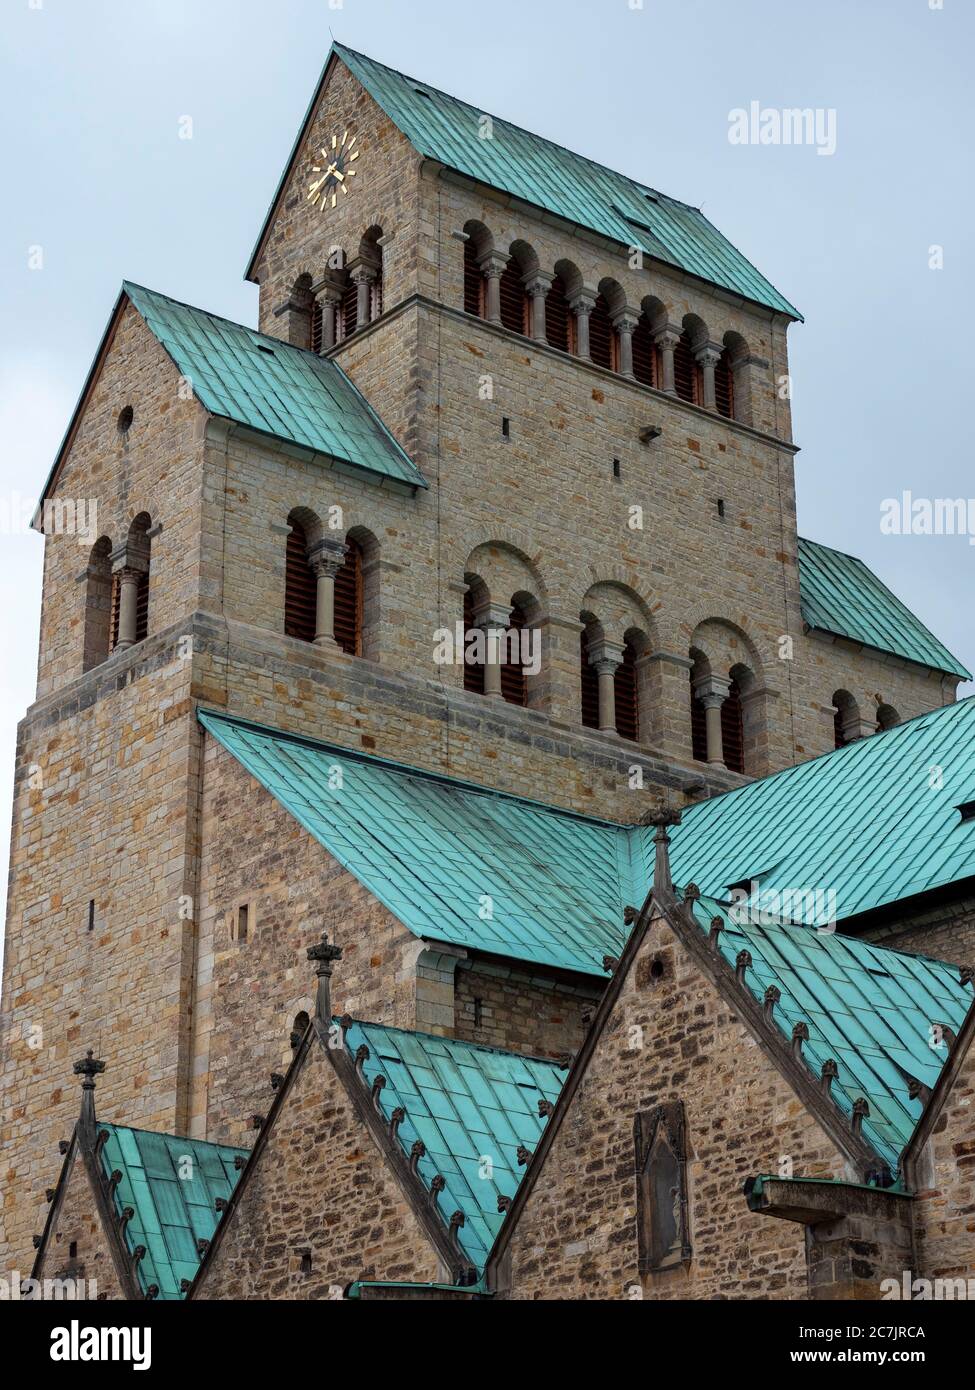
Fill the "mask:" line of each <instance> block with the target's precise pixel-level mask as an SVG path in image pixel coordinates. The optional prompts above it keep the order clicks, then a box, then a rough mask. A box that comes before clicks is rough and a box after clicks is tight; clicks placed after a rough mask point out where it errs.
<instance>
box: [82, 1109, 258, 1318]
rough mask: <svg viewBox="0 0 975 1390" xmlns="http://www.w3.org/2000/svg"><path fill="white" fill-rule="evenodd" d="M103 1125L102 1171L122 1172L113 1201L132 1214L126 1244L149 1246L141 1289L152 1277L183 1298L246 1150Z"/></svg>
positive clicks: (169, 1295) (170, 1295) (162, 1294)
mask: <svg viewBox="0 0 975 1390" xmlns="http://www.w3.org/2000/svg"><path fill="white" fill-rule="evenodd" d="M98 1128H99V1130H105V1131H106V1132H107V1133H108V1139H107V1141H106V1142H105V1143H104V1144H103V1145H102V1147H101V1150H100V1155H99V1156H100V1160H101V1164H102V1167H103V1168H104V1170H105V1173H106V1174H107V1175H109V1176H110V1175H111V1174H112V1172H114V1171H118V1172H120V1173H121V1174H122V1180H121V1182H120V1183H119V1184H118V1186H117V1187H116V1189H115V1205H116V1208H117V1210H118V1212H119V1214H121V1213H122V1211H124V1209H125V1208H126V1207H131V1208H132V1210H133V1212H134V1213H135V1215H134V1216H133V1217H132V1219H131V1220H130V1221H129V1223H128V1225H127V1226H126V1228H125V1240H126V1243H127V1244H128V1247H129V1250H130V1251H132V1250H135V1248H136V1246H139V1245H142V1246H144V1247H145V1250H146V1254H145V1257H144V1258H143V1259H142V1260H140V1261H139V1264H138V1266H137V1268H138V1275H139V1283H140V1285H141V1286H142V1289H143V1292H145V1291H147V1290H148V1289H149V1287H150V1286H151V1285H153V1284H155V1285H156V1287H157V1288H158V1290H159V1294H158V1297H159V1298H166V1299H174V1298H182V1297H183V1295H182V1293H181V1292H180V1287H179V1285H180V1280H181V1279H192V1278H193V1277H194V1275H195V1274H196V1271H197V1269H198V1268H199V1265H200V1257H199V1254H198V1253H197V1249H196V1242H197V1241H198V1240H210V1238H211V1237H212V1235H213V1232H214V1230H215V1229H216V1225H217V1220H218V1213H217V1210H216V1201H217V1198H218V1197H222V1198H224V1199H225V1200H226V1198H228V1197H229V1196H230V1194H231V1192H233V1190H234V1187H235V1186H236V1184H237V1179H238V1178H239V1176H240V1174H239V1173H238V1172H237V1170H236V1169H235V1167H234V1159H235V1157H237V1156H238V1155H240V1156H241V1157H243V1158H246V1157H247V1156H248V1155H247V1150H246V1149H231V1148H228V1147H226V1146H225V1145H223V1144H207V1143H204V1142H203V1140H200V1139H180V1138H177V1136H176V1135H174V1134H154V1133H152V1132H150V1131H149V1130H145V1129H124V1128H123V1127H122V1126H121V1125H110V1124H103V1123H102V1122H101V1121H99V1124H98Z"/></svg>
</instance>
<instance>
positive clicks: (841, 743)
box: [833, 709, 846, 748]
mask: <svg viewBox="0 0 975 1390" xmlns="http://www.w3.org/2000/svg"><path fill="white" fill-rule="evenodd" d="M833 744H834V746H835V747H836V748H845V747H846V734H845V733H844V732H843V711H842V710H839V709H838V710H835V711H834V712H833Z"/></svg>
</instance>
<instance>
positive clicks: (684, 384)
mask: <svg viewBox="0 0 975 1390" xmlns="http://www.w3.org/2000/svg"><path fill="white" fill-rule="evenodd" d="M700 375H701V369H700V367H699V366H698V365H697V363H696V362H695V361H694V354H693V353H692V352H691V344H690V339H689V337H688V335H687V334H686V333H682V334H681V336H680V341H679V342H678V344H677V346H676V347H675V349H674V390H675V391H676V392H677V395H678V396H679V397H680V399H681V400H682V401H690V402H691V404H692V405H699V404H700V399H701V389H700Z"/></svg>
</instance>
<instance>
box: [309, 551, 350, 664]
mask: <svg viewBox="0 0 975 1390" xmlns="http://www.w3.org/2000/svg"><path fill="white" fill-rule="evenodd" d="M308 563H309V565H310V566H311V569H312V573H313V574H314V576H315V578H316V580H317V581H318V593H317V596H316V603H315V645H316V646H317V647H325V648H331V649H332V650H334V651H338V650H339V644H338V643H337V642H336V640H335V576H336V575H337V574H338V572H339V570H340V569H341V568H342V566H343V564H344V563H345V541H340V540H335V539H333V538H332V537H329V536H326V537H324V538H323V539H322V540H320V541H316V542H315V544H314V545H311V546H309V547H308Z"/></svg>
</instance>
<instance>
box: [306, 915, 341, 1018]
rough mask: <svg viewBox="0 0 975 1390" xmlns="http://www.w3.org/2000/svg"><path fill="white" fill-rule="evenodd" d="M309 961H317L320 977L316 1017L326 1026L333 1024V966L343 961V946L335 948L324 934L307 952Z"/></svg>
mask: <svg viewBox="0 0 975 1390" xmlns="http://www.w3.org/2000/svg"><path fill="white" fill-rule="evenodd" d="M306 954H307V957H308V959H309V960H313V961H315V963H316V964H315V974H316V975H317V976H318V989H317V991H316V994H315V1016H316V1017H317V1019H318V1021H319V1023H324V1024H325V1025H326V1026H327V1025H330V1024H331V1022H332V998H331V987H330V984H329V982H330V980H331V978H332V966H333V964H334V963H335V961H337V960H341V959H342V948H341V946H335V945H333V943H332V942H330V941H329V939H328V932H325V931H323V932H322V939H321V941H316V942H315V944H314V946H309V947H308V948H307V951H306Z"/></svg>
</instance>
